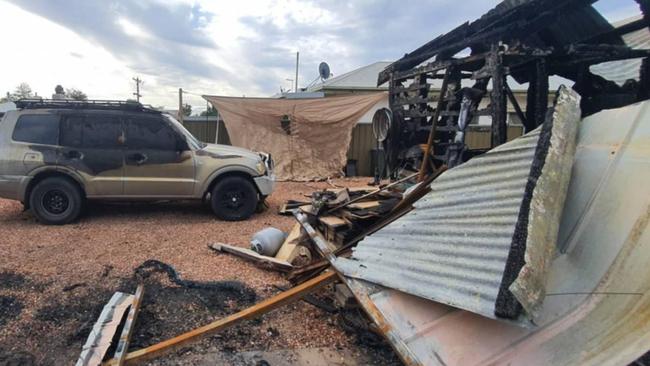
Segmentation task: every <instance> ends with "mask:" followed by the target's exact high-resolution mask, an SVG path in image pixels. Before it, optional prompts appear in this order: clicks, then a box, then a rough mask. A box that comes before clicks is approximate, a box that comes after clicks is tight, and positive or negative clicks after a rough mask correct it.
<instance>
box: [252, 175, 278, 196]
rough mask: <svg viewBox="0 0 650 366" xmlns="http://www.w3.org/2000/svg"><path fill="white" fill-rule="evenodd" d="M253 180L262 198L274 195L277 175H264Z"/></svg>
mask: <svg viewBox="0 0 650 366" xmlns="http://www.w3.org/2000/svg"><path fill="white" fill-rule="evenodd" d="M253 180H254V181H255V185H256V186H257V189H258V190H259V191H260V194H261V195H262V196H268V195H270V194H271V193H273V189H274V188H275V175H270V176H269V175H262V176H260V177H255V178H253Z"/></svg>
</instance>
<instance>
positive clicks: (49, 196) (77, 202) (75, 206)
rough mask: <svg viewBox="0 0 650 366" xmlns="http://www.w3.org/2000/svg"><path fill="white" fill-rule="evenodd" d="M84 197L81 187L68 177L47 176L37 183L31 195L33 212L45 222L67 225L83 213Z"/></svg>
mask: <svg viewBox="0 0 650 366" xmlns="http://www.w3.org/2000/svg"><path fill="white" fill-rule="evenodd" d="M82 204H83V198H82V196H81V192H80V190H79V188H78V187H77V186H76V185H75V184H74V183H72V182H70V181H69V180H68V179H65V178H61V177H53V178H46V179H44V180H42V181H41V182H39V183H38V184H36V186H35V187H34V189H33V190H32V192H31V194H30V196H29V205H30V207H31V208H32V212H33V213H34V215H35V216H36V218H37V219H38V221H40V222H41V223H43V224H47V225H65V224H69V223H71V222H72V221H74V220H75V219H76V218H77V217H79V214H80V213H81V206H82Z"/></svg>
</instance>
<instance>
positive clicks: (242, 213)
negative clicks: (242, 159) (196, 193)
mask: <svg viewBox="0 0 650 366" xmlns="http://www.w3.org/2000/svg"><path fill="white" fill-rule="evenodd" d="M257 201H258V197H257V189H255V186H254V185H253V183H252V182H251V181H250V180H249V179H246V178H244V177H238V176H230V177H225V178H223V179H220V180H219V181H218V182H217V184H215V185H214V188H213V189H212V192H211V194H210V203H211V205H212V211H214V214H215V215H217V217H218V218H220V219H222V220H225V221H241V220H246V219H247V218H249V217H251V216H252V215H253V213H255V209H256V207H257Z"/></svg>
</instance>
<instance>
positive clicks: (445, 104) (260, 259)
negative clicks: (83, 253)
mask: <svg viewBox="0 0 650 366" xmlns="http://www.w3.org/2000/svg"><path fill="white" fill-rule="evenodd" d="M596 2H597V1H590V0H505V1H503V2H502V3H500V4H499V5H498V6H496V7H495V8H494V9H492V10H491V11H489V12H488V13H487V14H485V15H484V16H482V17H481V18H479V19H478V20H476V21H474V22H468V23H465V24H462V25H460V26H459V27H457V28H456V29H454V30H452V31H451V32H449V33H446V34H444V35H441V36H439V37H437V38H435V39H434V40H432V41H430V42H428V43H426V44H425V45H423V46H422V47H420V48H418V49H416V50H414V51H413V52H411V53H408V54H406V55H405V56H404V57H403V58H401V59H400V60H398V61H396V62H394V63H393V64H391V65H390V66H388V67H387V68H386V69H385V70H384V71H382V72H381V73H380V74H379V75H378V84H383V83H386V82H388V84H389V104H390V110H389V111H388V112H387V111H385V110H384V111H381V112H380V113H381V115H380V116H379V118H378V121H379V120H381V123H380V124H381V126H379V123H378V125H377V126H376V127H377V128H376V130H377V131H378V132H379V133H378V135H381V136H382V139H381V140H382V141H381V144H382V145H383V148H384V149H385V150H386V153H387V168H388V172H389V175H390V177H391V178H392V182H391V183H386V184H384V185H383V186H377V187H367V186H366V187H359V188H351V189H345V188H332V189H327V190H323V191H316V192H314V193H313V194H312V195H311V196H310V197H305V199H302V200H300V201H290V202H287V203H286V204H285V205H284V206H283V207H282V208H281V210H280V214H286V215H293V216H294V217H295V219H296V221H297V223H296V225H295V227H294V229H293V230H292V231H291V232H290V233H288V234H285V233H282V232H279V231H278V230H273V229H268V230H265V231H264V232H260V233H258V234H257V235H256V236H255V237H253V238H252V240H251V249H242V248H238V247H235V246H231V245H228V244H225V243H211V244H210V245H209V247H210V248H211V249H213V250H218V251H221V252H227V253H230V254H233V255H237V256H240V257H243V258H246V259H248V260H251V261H253V262H255V263H257V264H258V265H261V266H264V267H266V268H269V269H272V270H276V271H280V272H283V273H286V276H287V278H288V279H289V280H290V281H291V282H292V283H293V284H294V287H292V288H289V289H287V290H286V291H284V292H282V293H280V294H279V295H277V296H274V297H271V298H268V299H266V300H264V301H262V302H260V303H258V304H256V305H254V306H252V307H250V308H247V309H245V310H242V311H240V312H238V313H235V314H232V315H230V316H227V317H226V318H223V319H221V320H218V321H215V322H213V323H210V324H206V325H203V326H201V327H200V328H197V329H195V330H193V331H190V332H187V333H184V334H181V335H179V336H177V337H175V338H172V339H169V340H167V341H164V342H162V343H159V344H156V345H153V346H150V347H146V348H143V349H139V350H135V351H129V352H128V353H127V352H126V350H127V348H128V340H129V327H132V326H133V325H134V323H133V320H134V319H135V316H136V315H137V307H138V304H139V300H138V298H139V297H140V293H141V292H142V289H138V291H137V292H136V294H135V296H132V295H125V294H122V295H119V296H116V297H115V298H114V299H112V300H111V302H110V303H109V304H108V305H107V310H106V314H104V313H102V316H105V317H108V316H109V315H111V314H115V313H119V314H128V315H124V317H125V319H126V326H124V327H123V328H124V330H123V331H122V338H121V340H120V341H119V342H118V343H119V344H118V346H117V352H116V357H115V358H114V359H112V360H110V361H108V362H107V363H108V364H121V363H122V362H130V361H137V360H141V359H144V358H147V357H153V356H156V355H159V354H161V353H163V352H165V351H168V350H170V349H173V348H176V347H178V346H180V345H183V344H186V343H188V342H191V341H193V340H195V339H197V338H200V337H203V336H206V335H208V334H211V333H214V332H218V331H220V330H223V329H225V328H227V327H230V326H232V325H234V324H236V323H238V322H240V321H243V320H246V319H251V318H254V317H257V316H260V315H262V314H265V313H267V312H269V311H271V310H273V309H275V308H277V307H279V306H282V305H286V304H288V303H291V302H294V301H298V300H300V299H302V298H305V296H307V295H308V294H310V293H312V292H315V291H317V290H322V289H323V288H326V287H327V286H328V285H332V284H334V283H336V282H341V283H342V285H337V286H335V287H334V288H336V289H337V290H339V291H341V290H343V289H347V290H346V293H347V296H348V300H349V301H351V302H356V303H357V304H359V305H360V306H361V307H362V308H363V309H364V310H365V313H366V314H367V315H368V317H369V318H370V319H371V320H372V321H373V322H374V323H375V325H376V327H375V329H378V330H379V331H380V333H381V334H382V335H383V336H384V337H385V338H386V339H387V340H388V341H389V342H390V343H391V345H392V346H393V348H394V350H395V351H396V353H397V354H398V355H399V356H400V358H401V359H402V360H403V361H404V363H405V364H414V365H417V364H430V363H434V364H437V363H443V362H442V361H441V357H443V356H444V350H440V349H436V348H435V347H436V344H439V342H438V341H435V342H434V341H432V342H427V341H426V339H428V338H425V337H427V336H428V334H429V333H426V332H430V331H431V329H434V328H433V327H432V328H431V329H428V330H427V329H425V330H422V332H424V333H417V334H415V333H413V332H414V331H415V330H414V329H412V328H413V326H417V325H418V324H419V323H418V322H420V321H424V320H422V319H421V318H418V316H424V317H425V318H426V317H427V316H430V315H431V314H434V313H435V314H438V313H440V314H446V313H451V311H452V310H451V309H455V310H454V311H459V309H461V310H462V311H464V312H467V313H468V314H471V315H470V318H468V319H470V320H471V319H474V320H471V321H469V320H468V321H467V322H465V323H464V325H463V326H465V327H468V324H470V325H471V324H473V323H472V322H474V323H476V324H479V325H480V327H483V328H480V327H479V326H478V325H477V329H476V331H473V332H472V334H478V333H480V332H482V331H485V330H486V329H489V330H490V332H492V333H491V334H490V336H492V335H493V334H500V336H504V337H505V336H507V335H513V337H514V335H521V334H523V335H525V336H531V337H532V336H534V335H535V332H536V329H541V328H536V327H537V326H538V324H540V323H543V322H547V321H549V319H550V320H553V318H552V317H553V316H555V317H557V316H558V315H557V314H555V315H553V316H551V317H550V318H549V317H548V316H546V315H545V314H546V313H548V311H545V310H546V307H547V306H549V305H548V304H547V302H545V301H544V300H545V299H546V297H547V296H546V295H547V291H546V281H547V277H548V276H547V275H548V273H549V271H550V263H551V262H552V261H553V260H554V259H555V253H556V245H557V241H558V230H559V225H560V220H561V218H562V214H563V211H564V210H565V208H564V201H565V198H566V197H567V194H568V192H570V190H569V189H568V187H569V182H570V181H571V178H572V177H571V171H572V166H573V165H574V155H575V153H576V144H577V143H578V142H579V139H578V137H577V135H578V129H579V126H580V124H581V123H582V122H581V121H582V119H583V118H585V117H588V116H592V115H594V114H598V113H603V112H601V111H603V110H607V109H618V108H623V107H625V106H629V105H631V104H635V103H638V102H641V101H644V100H647V99H649V98H650V62H649V61H648V60H649V57H650V46H649V45H648V43H647V42H645V43H644V42H640V43H638V44H633V43H634V42H631V41H630V39H631V38H630V36H631V35H633V36H634V37H633V38H635V37H636V38H635V39H638V37H639V35H640V34H641V35H640V37H645V39H646V40H647V39H648V37H647V33H648V32H649V31H650V29H649V25H650V18H649V17H650V15H649V13H648V11H650V2H649V1H648V0H636V1H633V0H629V2H630V3H632V4H634V3H636V4H637V5H638V7H639V8H640V10H641V15H640V16H639V17H637V18H634V19H633V20H630V21H627V22H625V23H622V24H611V23H609V22H608V21H607V20H606V19H605V18H604V17H603V16H602V15H601V14H600V13H599V12H598V11H597V10H596V8H594V7H593V4H594V3H596ZM405 28H408V25H406V24H405ZM408 29H410V28H408ZM411 31H414V30H411ZM643 45H645V46H643ZM621 70H623V71H625V75H623V79H624V80H623V82H621V72H620V71H621ZM555 76H560V77H562V78H564V79H568V80H570V81H571V82H573V86H572V88H568V87H560V88H559V90H558V91H557V92H553V91H551V85H552V84H553V83H554V80H555V79H554V77H555ZM614 79H616V80H614ZM513 82H516V83H519V84H527V85H528V86H527V88H528V89H527V93H526V101H527V103H526V106H525V108H524V107H522V106H521V105H520V104H519V102H518V100H517V98H515V96H514V94H513V91H512V89H511V86H510V85H511V84H512V83H513ZM553 89H555V88H553ZM484 100H487V103H485V101H484ZM482 101H483V103H482ZM550 101H552V102H550ZM509 108H510V109H511V110H514V111H515V113H516V115H517V118H518V119H519V120H520V121H521V123H522V124H523V125H524V127H525V132H526V134H525V135H524V136H522V137H521V138H519V139H516V140H514V141H511V142H506V140H507V137H506V130H507V123H508V121H507V120H508V116H507V112H508V110H509ZM479 117H487V118H490V120H491V148H490V149H486V150H470V149H468V148H467V146H466V145H465V142H464V131H465V129H466V128H467V126H468V125H469V124H470V123H472V121H475V120H476V119H478V118H479ZM379 127H381V128H379ZM380 129H382V131H379V130H380ZM579 163H581V164H584V162H580V161H576V162H575V164H579ZM307 198H308V199H307ZM327 288H332V287H327ZM335 296H336V295H335ZM576 296H577V295H576ZM352 298H354V300H351V299H352ZM556 299H557V298H556ZM554 300H555V299H554ZM349 301H344V302H349ZM391 301H392V302H391ZM125 303H131V304H132V305H130V306H124V304H125ZM557 304H558V301H557V300H555V301H554V302H552V303H551V306H556V305H557ZM440 306H446V307H448V308H444V309H445V310H444V311H443V310H440V309H441V308H440ZM129 309H130V310H129ZM396 312H398V313H399V315H394V313H396ZM391 314H393V315H394V316H392V315H391ZM423 314H424V315H423ZM457 314H465V313H461V312H458V313H457ZM120 316H122V315H120ZM391 316H392V317H391ZM471 317H479V318H471ZM112 318H114V316H113V317H112ZM112 318H111V319H112ZM400 319H401V320H402V321H401V322H400ZM404 319H407V320H408V321H406V320H404ZM427 319H428V318H427ZM464 319H465V318H464ZM477 319H481V320H480V321H479V320H477ZM105 323H106V324H109V325H110V326H109V328H110V329H113V331H115V329H117V326H115V325H114V323H115V321H112V322H111V321H108V322H105ZM118 323H119V322H118ZM408 324H411V325H410V326H407V325H408ZM505 327H515V328H507V329H509V331H508V332H504V331H499V329H506V328H505ZM100 328H101V327H100ZM100 328H98V330H97V332H100ZM479 328H480V329H479ZM472 329H473V328H472ZM513 329H514V330H513ZM524 329H525V330H524ZM531 329H532V330H531ZM93 332H95V330H94V331H93ZM100 333H101V332H100ZM488 333H489V332H488ZM91 338H92V339H98V340H103V341H106V340H107V339H108V343H110V338H111V337H108V338H107V337H105V336H104V337H100V336H98V335H97V334H95V333H93V334H91ZM91 338H89V342H90V343H92V339H91ZM547 338H548V337H547ZM547 338H544V339H545V340H547ZM513 339H515V338H513ZM512 342H515V340H513V341H512ZM506 345H507V344H506ZM504 347H505V345H504ZM531 347H532V346H531ZM476 348H480V349H483V348H485V349H488V348H491V347H490V346H477V347H476ZM579 351H580V350H577V349H574V350H573V353H576V354H580V352H579ZM606 351H607V350H603V352H606ZM636 351H637V350H635V352H636ZM643 351H644V352H645V350H643ZM470 353H471V352H470ZM636 353H638V352H636ZM642 353H643V352H642ZM608 355H609V356H611V357H615V356H616V355H615V354H613V353H612V354H607V353H605V356H608ZM639 355H640V354H639ZM434 356H435V357H434ZM609 356H608V357H609ZM427 357H431V359H427ZM104 358H105V359H109V358H110V357H108V356H107V357H104ZM607 360H610V359H608V358H606V360H605V361H607ZM105 362H106V360H105ZM605 363H607V362H605ZM81 364H90V363H81ZM447 364H462V362H451V361H450V362H449V363H447Z"/></svg>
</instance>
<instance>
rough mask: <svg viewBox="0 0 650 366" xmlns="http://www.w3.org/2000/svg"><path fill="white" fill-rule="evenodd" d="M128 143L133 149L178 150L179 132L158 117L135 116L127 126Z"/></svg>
mask: <svg viewBox="0 0 650 366" xmlns="http://www.w3.org/2000/svg"><path fill="white" fill-rule="evenodd" d="M126 144H127V145H128V146H129V147H130V148H133V149H150V150H176V144H177V134H176V132H175V131H174V130H173V129H172V128H171V126H169V125H168V124H167V123H166V122H165V121H163V120H162V119H161V118H156V117H146V116H142V117H133V118H131V119H129V121H128V123H127V127H126Z"/></svg>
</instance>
